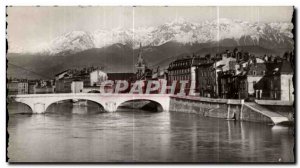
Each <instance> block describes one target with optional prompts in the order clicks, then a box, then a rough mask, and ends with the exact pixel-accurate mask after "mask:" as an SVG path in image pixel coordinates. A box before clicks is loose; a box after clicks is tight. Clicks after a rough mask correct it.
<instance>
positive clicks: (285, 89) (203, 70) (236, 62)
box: [167, 49, 294, 101]
mask: <svg viewBox="0 0 300 168" xmlns="http://www.w3.org/2000/svg"><path fill="white" fill-rule="evenodd" d="M293 58H294V54H293V53H285V54H284V56H283V57H273V56H268V55H264V56H263V57H258V56H255V55H251V54H249V53H247V52H241V51H238V49H234V50H233V51H228V50H227V51H225V52H223V53H220V54H216V55H215V56H214V57H212V56H211V55H209V54H208V55H205V56H199V55H192V56H189V55H186V56H184V57H182V58H178V59H177V60H175V61H173V62H172V63H171V64H170V65H169V67H168V71H167V72H168V75H167V76H168V77H167V80H168V83H171V82H172V81H174V80H189V81H191V82H190V83H191V84H192V83H193V82H192V81H195V82H194V83H195V86H194V88H195V92H196V93H197V94H198V95H199V96H201V97H212V98H231V99H250V100H251V99H274V100H283V101H293V100H294V96H293V92H294V88H293V74H294V68H293V67H292V65H293ZM187 89H188V88H187Z"/></svg>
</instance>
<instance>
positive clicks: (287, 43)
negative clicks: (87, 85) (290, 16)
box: [28, 18, 294, 56]
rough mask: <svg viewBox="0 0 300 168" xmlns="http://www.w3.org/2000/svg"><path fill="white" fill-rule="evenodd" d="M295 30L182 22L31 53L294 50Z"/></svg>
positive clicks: (71, 37)
mask: <svg viewBox="0 0 300 168" xmlns="http://www.w3.org/2000/svg"><path fill="white" fill-rule="evenodd" d="M292 29H293V24H292V23H285V22H279V23H249V22H246V21H240V20H230V19H225V18H220V19H216V20H212V21H203V22H199V23H196V22H188V21H185V20H183V19H181V20H177V21H173V22H169V23H165V24H162V25H158V26H156V27H147V28H144V27H141V28H135V29H122V28H116V29H112V30H103V29H98V30H95V31H93V32H86V31H72V32H68V33H66V34H63V35H61V36H58V37H56V38H55V39H53V40H52V41H51V42H49V43H48V44H47V45H42V46H37V48H36V49H35V50H34V51H30V52H29V51H28V52H29V53H31V54H39V55H51V56H54V55H68V54H74V53H77V52H81V51H84V50H87V49H91V48H102V47H107V46H110V45H113V44H118V43H120V44H123V45H127V46H130V47H132V48H133V49H136V48H138V47H139V45H140V43H142V45H143V46H161V45H163V44H166V43H168V42H172V41H175V42H178V43H180V44H187V45H194V44H211V45H214V46H216V45H220V46H225V45H227V46H249V45H258V46H262V47H264V48H267V49H276V48H287V49H292V48H293V43H294V41H293V34H292V32H291V31H292Z"/></svg>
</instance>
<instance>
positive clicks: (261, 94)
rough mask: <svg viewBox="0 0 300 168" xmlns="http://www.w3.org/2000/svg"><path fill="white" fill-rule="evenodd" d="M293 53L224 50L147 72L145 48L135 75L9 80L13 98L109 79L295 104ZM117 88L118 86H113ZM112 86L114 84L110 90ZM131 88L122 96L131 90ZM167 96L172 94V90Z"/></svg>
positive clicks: (84, 73)
mask: <svg viewBox="0 0 300 168" xmlns="http://www.w3.org/2000/svg"><path fill="white" fill-rule="evenodd" d="M293 58H294V54H293V53H285V54H284V56H283V57H273V56H270V55H264V56H262V57H258V56H255V55H252V54H249V53H248V52H242V51H239V50H238V49H234V50H233V51H228V50H226V51H224V52H222V53H218V54H216V55H214V56H212V55H210V54H207V55H195V54H193V55H188V54H187V55H184V56H181V57H180V58H177V59H176V60H174V61H172V62H171V63H170V64H169V66H168V67H167V68H160V67H157V68H155V69H150V68H148V66H147V64H146V62H145V60H144V59H143V56H142V47H140V52H139V54H138V58H137V63H136V64H135V68H136V73H107V72H105V71H103V69H102V68H101V67H88V68H82V69H68V70H65V71H63V72H61V73H58V74H56V75H55V79H54V80H49V81H44V80H41V81H38V80H36V81H28V80H19V81H14V80H9V81H8V92H9V94H38V93H54V92H55V93H71V92H73V93H80V92H83V93H89V92H90V93H91V92H92V93H95V92H96V93H98V92H100V91H99V88H100V87H99V86H101V85H102V84H103V82H105V81H107V80H112V81H117V80H126V81H129V82H130V83H131V84H132V83H134V82H135V81H137V80H143V81H145V82H147V81H148V80H159V81H165V82H166V83H167V84H168V85H169V86H170V85H172V84H174V82H175V83H176V89H175V94H176V93H178V92H179V91H180V86H179V82H180V81H182V80H185V81H188V84H187V85H186V88H185V91H186V94H188V93H190V91H191V89H193V92H194V93H195V96H201V97H211V98H230V99H250V100H252V99H274V100H284V101H293V100H294V96H293V91H294V88H293V74H294V68H293V67H292V65H293ZM113 85H114V84H113ZM108 87H110V88H113V87H114V86H108ZM129 90H130V88H129V89H128V90H126V91H124V92H129ZM168 92H169V91H168Z"/></svg>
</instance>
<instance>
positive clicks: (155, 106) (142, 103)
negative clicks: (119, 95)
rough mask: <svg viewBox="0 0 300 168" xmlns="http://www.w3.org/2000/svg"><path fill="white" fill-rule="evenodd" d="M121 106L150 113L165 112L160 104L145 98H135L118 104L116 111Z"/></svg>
mask: <svg viewBox="0 0 300 168" xmlns="http://www.w3.org/2000/svg"><path fill="white" fill-rule="evenodd" d="M122 106H129V108H133V109H142V110H145V111H151V112H162V111H164V110H165V109H164V108H163V105H162V104H161V103H159V102H158V101H155V100H151V99H147V98H144V99H141V98H136V99H129V100H125V101H122V102H119V104H118V105H117V107H116V110H118V109H120V107H122Z"/></svg>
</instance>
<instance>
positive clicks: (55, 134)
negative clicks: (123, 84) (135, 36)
mask: <svg viewBox="0 0 300 168" xmlns="http://www.w3.org/2000/svg"><path fill="white" fill-rule="evenodd" d="M8 110H9V113H10V114H9V122H8V132H9V135H10V136H9V143H8V157H9V161H10V162H292V161H294V154H293V147H294V137H293V128H292V127H280V126H270V125H266V124H260V123H251V122H235V121H227V120H224V119H215V118H205V117H202V116H197V115H194V114H187V113H171V112H158V113H151V112H143V111H138V110H119V112H115V113H101V112H99V107H97V106H89V107H82V106H72V105H70V104H67V103H64V104H54V105H51V106H50V107H49V109H48V110H47V111H48V112H47V113H45V114H28V113H27V114H18V113H23V112H25V111H29V109H26V107H25V106H21V105H18V104H16V103H15V104H11V105H9V106H8Z"/></svg>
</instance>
